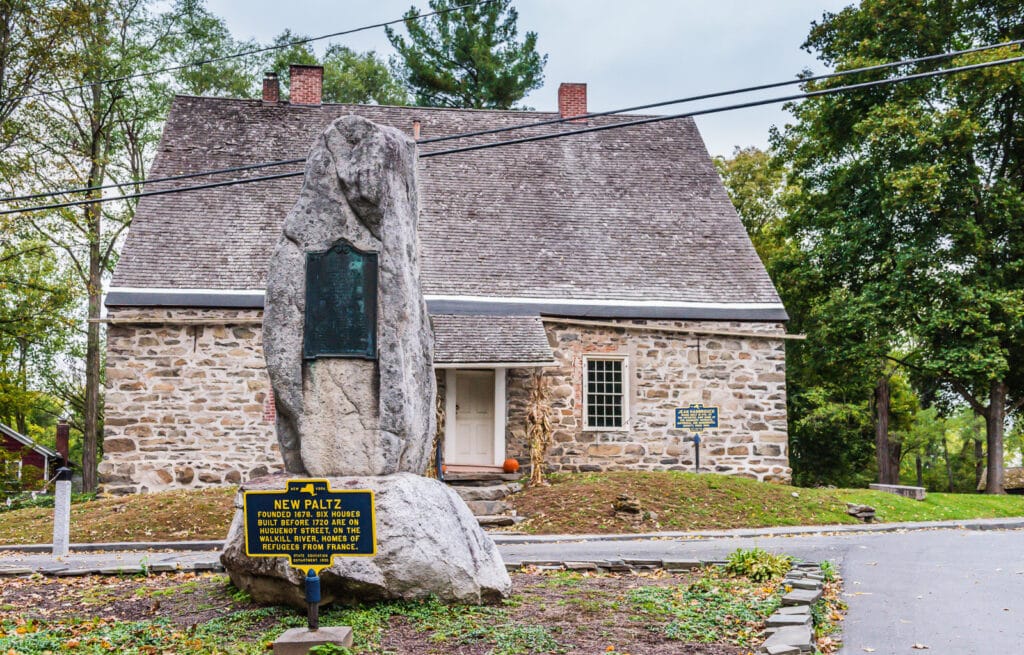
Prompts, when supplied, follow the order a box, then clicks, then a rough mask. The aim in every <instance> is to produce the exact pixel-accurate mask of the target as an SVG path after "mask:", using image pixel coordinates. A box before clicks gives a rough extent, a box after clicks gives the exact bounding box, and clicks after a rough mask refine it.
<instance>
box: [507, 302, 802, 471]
mask: <svg viewBox="0 0 1024 655" xmlns="http://www.w3.org/2000/svg"><path fill="white" fill-rule="evenodd" d="M631 323H638V321H631ZM645 325H647V326H650V328H651V329H643V330H638V329H632V328H630V329H625V328H611V327H603V326H602V327H597V326H581V325H574V324H571V323H557V322H549V321H545V326H546V327H547V331H548V338H549V340H550V341H551V343H552V345H553V349H554V354H555V360H556V361H557V362H558V363H559V366H558V367H557V368H553V369H546V371H545V375H547V376H548V377H549V380H550V383H551V395H552V424H553V427H554V445H553V446H552V448H551V450H550V451H549V453H548V458H547V459H548V466H547V470H549V471H571V472H586V471H609V470H624V469H632V470H650V471H653V470H666V469H668V470H687V471H692V470H694V446H693V444H692V443H690V442H688V441H686V439H687V438H688V437H692V436H693V434H692V433H691V432H689V431H686V430H677V429H676V428H675V427H674V426H675V409H676V408H677V407H685V406H687V405H689V404H690V403H703V404H704V405H708V406H710V405H716V406H718V407H719V408H720V417H719V421H720V426H719V428H718V429H717V430H709V431H707V432H706V433H703V434H701V439H702V444H701V453H700V464H701V470H702V471H709V472H714V473H726V474H730V475H742V476H744V477H750V478H754V479H757V480H763V481H764V480H773V481H780V482H788V481H789V479H790V476H791V469H790V467H789V457H788V450H787V447H788V436H787V428H786V352H785V347H784V344H783V341H782V339H773V338H771V335H772V334H782V333H783V331H784V329H783V326H782V325H781V324H778V323H721V322H711V321H705V322H683V321H648V322H646V323H645ZM658 327H665V328H673V329H677V330H678V329H683V330H708V331H735V332H757V333H763V334H765V337H735V336H714V335H693V334H684V333H678V332H669V331H661V330H658V329H657V328H658ZM587 355H614V356H622V357H625V359H626V361H627V364H626V372H627V374H628V376H629V384H628V400H627V402H628V405H629V411H628V415H629V419H628V421H627V425H626V427H625V428H624V429H614V430H612V429H584V425H583V421H584V419H583V400H582V399H583V358H584V357H585V356H587ZM532 376H533V369H511V370H510V371H509V373H508V382H507V384H508V399H509V400H508V423H507V435H508V437H507V441H506V446H507V450H508V453H509V455H510V456H512V457H516V458H517V459H519V460H520V462H521V463H523V464H528V463H529V461H530V455H529V446H528V445H527V443H526V437H525V434H526V427H525V424H524V421H523V416H524V415H525V407H526V402H527V398H528V387H529V385H530V384H531V380H532Z"/></svg>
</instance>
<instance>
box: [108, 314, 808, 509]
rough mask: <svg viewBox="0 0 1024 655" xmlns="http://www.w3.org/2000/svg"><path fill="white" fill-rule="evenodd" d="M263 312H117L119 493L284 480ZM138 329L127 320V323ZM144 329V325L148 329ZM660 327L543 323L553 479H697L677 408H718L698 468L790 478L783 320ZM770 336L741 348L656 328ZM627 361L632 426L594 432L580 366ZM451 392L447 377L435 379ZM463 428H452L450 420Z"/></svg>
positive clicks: (523, 386)
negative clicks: (625, 473)
mask: <svg viewBox="0 0 1024 655" xmlns="http://www.w3.org/2000/svg"><path fill="white" fill-rule="evenodd" d="M261 314H262V313H261V312H260V311H259V310H190V309H161V310H114V311H111V312H110V314H109V318H111V319H112V323H111V325H110V326H109V327H108V331H107V391H106V422H105V424H106V434H105V440H104V458H103V461H102V462H101V464H100V481H101V484H102V485H103V488H104V490H105V491H107V492H108V493H133V492H145V491H156V490H161V489H167V488H172V487H176V488H182V487H186V488H187V487H201V486H212V485H219V484H237V483H239V482H242V481H245V480H248V479H251V478H254V477H260V476H262V475H265V474H267V473H274V472H278V471H281V470H282V468H283V467H282V464H281V457H280V454H279V452H278V447H277V440H276V438H275V437H274V414H273V399H272V397H271V392H270V382H269V379H268V377H267V373H266V369H265V364H264V360H263V349H262V340H261V335H262V329H261V325H260V318H261ZM125 320H129V321H130V322H129V323H122V322H120V321H125ZM143 320H144V321H146V322H142V321H143ZM647 325H648V326H650V329H642V330H637V329H625V328H613V327H597V326H580V325H571V324H568V323H552V322H546V326H547V331H548V338H549V340H550V342H551V343H552V344H553V348H554V354H555V359H556V361H558V362H559V366H558V367H557V368H553V369H548V370H546V373H545V374H546V375H547V376H548V377H549V379H550V380H551V383H552V392H553V393H552V396H553V398H552V405H553V417H552V419H553V420H552V422H553V424H554V427H555V435H554V440H555V443H554V446H553V447H552V449H551V452H550V455H549V458H548V468H549V470H552V471H601V470H615V469H642V470H664V469H674V470H693V445H692V444H691V443H689V442H687V441H686V438H687V437H690V436H692V435H691V434H690V433H689V432H686V431H684V430H676V429H675V428H674V427H673V426H674V410H675V408H676V407H683V406H686V405H688V404H690V403H704V404H705V405H718V406H719V407H720V408H721V427H720V428H719V429H718V430H715V431H709V432H708V433H706V434H702V435H701V436H702V438H703V439H704V442H703V444H702V447H701V469H702V470H706V471H713V472H718V473H728V474H733V475H743V476H747V477H752V478H757V479H759V480H780V481H787V480H789V477H790V468H789V461H788V456H787V433H786V387H785V350H784V347H783V341H782V340H781V339H777V338H772V337H771V335H773V334H781V333H782V332H783V327H782V326H781V325H780V324H777V323H720V322H710V321H709V322H679V321H652V322H649V323H647ZM659 327H661V328H666V327H667V328H674V329H683V330H685V329H689V330H709V331H722V330H733V331H737V332H757V333H763V334H764V335H765V337H764V338H761V337H731V336H712V335H699V336H698V335H693V334H682V333H674V332H668V331H663V330H658V329H657V328H659ZM588 354H615V355H624V356H626V358H627V360H628V368H627V371H628V374H629V378H630V379H629V401H628V402H629V422H628V424H627V428H626V429H620V430H607V431H605V430H601V431H596V430H584V429H583V415H582V407H583V403H582V393H583V389H582V374H583V357H584V356H585V355H588ZM533 371H534V369H511V370H509V371H508V376H507V385H508V420H507V437H506V444H507V451H508V454H509V456H511V457H516V458H518V459H519V460H520V461H521V462H522V463H523V464H528V463H529V447H528V446H527V444H526V439H525V425H524V420H523V417H524V414H525V406H526V399H527V385H528V384H529V382H530V378H531V376H532V375H533ZM438 379H439V385H438V391H439V393H441V394H443V393H444V375H443V374H441V375H438ZM447 418H448V420H453V417H447Z"/></svg>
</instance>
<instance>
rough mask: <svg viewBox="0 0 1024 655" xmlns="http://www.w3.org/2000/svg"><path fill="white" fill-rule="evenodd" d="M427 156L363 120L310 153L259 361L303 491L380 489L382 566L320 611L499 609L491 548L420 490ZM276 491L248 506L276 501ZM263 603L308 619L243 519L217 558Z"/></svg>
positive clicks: (424, 434)
mask: <svg viewBox="0 0 1024 655" xmlns="http://www.w3.org/2000/svg"><path fill="white" fill-rule="evenodd" d="M417 214H418V204H417V186H416V144H415V143H414V142H413V141H412V140H411V139H409V138H408V137H407V136H405V135H404V134H403V133H402V132H400V131H398V130H396V129H393V128H389V127H383V126H379V125H376V124H374V123H372V122H370V121H368V120H366V119H363V118H360V117H357V116H347V117H344V118H339V119H337V120H336V121H334V122H333V123H332V124H331V125H330V126H329V127H328V128H327V129H326V130H325V131H324V133H323V134H322V135H320V137H319V138H318V139H317V141H316V143H315V144H314V145H313V149H312V151H311V153H310V155H309V158H308V160H307V162H306V172H305V180H304V183H303V188H302V192H301V194H300V196H299V200H298V202H297V203H296V204H295V206H294V207H293V209H292V210H291V212H290V213H289V214H288V216H287V218H286V219H285V223H284V229H283V233H282V235H281V237H280V239H279V240H278V243H277V246H276V248H275V250H274V253H273V255H272V257H271V260H270V265H269V269H268V275H267V291H266V301H265V309H264V322H263V347H264V353H265V355H266V361H267V370H268V372H269V374H270V380H271V384H272V386H273V389H274V398H275V402H276V409H277V438H278V441H279V443H280V447H281V455H282V457H283V459H284V463H285V467H286V469H287V470H288V472H289V473H291V474H292V475H293V477H296V476H297V477H303V476H314V477H317V478H326V479H328V480H329V482H330V485H331V487H332V488H334V489H346V488H347V489H371V490H373V492H374V497H375V505H376V506H375V514H376V533H377V554H376V555H375V556H374V557H373V558H372V559H370V558H367V559H362V558H351V559H348V558H338V559H335V560H334V564H333V565H332V566H331V567H330V568H327V569H324V570H323V571H322V572H321V573H320V577H321V580H322V583H321V584H322V598H323V602H325V603H328V602H332V601H336V600H337V601H342V602H351V601H357V600H374V599H399V598H401V599H414V598H424V597H427V596H430V595H435V596H437V597H438V598H441V599H443V600H447V601H453V602H464V603H479V602H490V601H495V600H499V599H500V598H503V597H505V596H507V595H508V594H509V593H510V591H511V586H512V585H511V580H510V579H509V577H508V574H507V572H506V571H505V566H504V563H503V562H502V560H501V555H500V554H499V553H498V550H497V548H496V547H495V545H494V542H493V541H492V540H491V539H490V537H488V536H487V535H486V534H485V533H484V532H483V530H481V528H480V527H479V524H478V523H477V521H476V519H475V517H474V516H473V515H472V513H471V512H470V511H469V508H468V507H466V505H465V503H464V502H463V501H462V500H461V499H460V498H459V496H458V495H457V494H456V493H455V492H454V491H452V490H451V488H449V487H448V486H447V485H445V484H443V483H441V482H438V481H437V480H434V479H431V478H427V477H424V476H423V475H422V473H423V472H424V471H425V470H426V467H427V463H428V461H429V457H430V447H431V442H432V438H433V433H434V429H435V424H434V421H435V418H434V399H435V394H436V388H435V379H434V372H433V333H432V331H431V328H430V320H429V316H428V314H427V309H426V303H425V302H424V300H423V295H422V292H421V290H420V282H419V261H418V251H419V244H418V238H417V232H416V222H417ZM284 484H285V480H284V478H281V477H278V478H269V479H268V478H264V479H263V480H259V481H253V482H250V483H247V484H245V485H243V488H242V489H243V491H247V490H261V489H271V488H280V487H283V486H284ZM221 561H222V562H223V564H224V566H225V568H226V569H227V571H228V574H229V575H230V576H231V580H232V582H234V584H235V585H236V586H237V587H239V588H240V589H244V590H246V591H248V592H249V593H250V594H251V595H252V597H253V598H254V599H256V600H259V601H263V602H272V603H286V604H291V605H294V606H296V607H304V606H305V602H304V596H303V590H302V582H303V576H302V574H301V573H300V572H299V571H297V570H295V569H293V568H292V567H291V566H289V564H288V560H287V559H286V558H276V557H274V558H264V559H256V558H251V557H248V556H246V552H245V543H244V525H243V517H242V512H241V510H239V511H237V512H236V515H235V519H234V522H233V523H232V526H231V530H230V532H229V534H228V539H227V542H226V544H225V548H224V552H223V553H222V554H221Z"/></svg>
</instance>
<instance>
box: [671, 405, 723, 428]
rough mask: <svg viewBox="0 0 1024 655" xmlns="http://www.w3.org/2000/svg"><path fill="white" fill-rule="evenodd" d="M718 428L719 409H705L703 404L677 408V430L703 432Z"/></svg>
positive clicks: (712, 407)
mask: <svg viewBox="0 0 1024 655" xmlns="http://www.w3.org/2000/svg"><path fill="white" fill-rule="evenodd" d="M717 427H718V407H714V406H711V407H705V406H704V405H703V404H701V403H697V404H696V405H694V404H692V403H691V404H690V406H689V407H678V408H676V428H677V429H680V430H691V431H693V432H703V431H704V430H708V429H714V428H717Z"/></svg>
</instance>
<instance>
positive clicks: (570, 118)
mask: <svg viewBox="0 0 1024 655" xmlns="http://www.w3.org/2000/svg"><path fill="white" fill-rule="evenodd" d="M1022 44H1024V39H1017V40H1016V41H1006V42H1004V43H996V44H992V45H984V46H978V47H977V48H969V49H967V50H954V51H951V52H943V53H939V54H936V55H927V56H924V57H915V58H913V59H901V60H899V61H892V62H888V63H885V64H875V65H873V66H864V67H861V68H851V69H849V70H844V71H836V72H834V73H823V74H821V75H812V76H809V77H798V78H795V79H792V80H784V81H782V82H769V83H767V84H758V85H756V86H748V87H745V88H742V89H733V90H731V91H716V92H714V93H705V94H702V95H696V96H689V97H686V98H677V99H675V100H663V101H660V102H652V103H649V104H646V105H636V106H634V107H626V108H624V109H612V110H610V111H598V112H591V113H588V114H580V115H578V116H567V117H565V118H552V119H550V120H543V121H536V122H534V123H524V124H522V125H512V126H509V127H496V128H493V129H489V130H479V131H476V132H464V133H462V134H452V135H449V136H438V137H433V138H430V139H420V140H419V141H417V143H419V144H425V143H439V142H441V141H452V140H453V139H464V138H468V137H472V136H483V135H485V134H498V133H500V132H511V131H513V130H521V129H525V128H528V127H538V126H541V125H555V124H558V123H566V122H569V121H579V120H585V119H587V118H595V117H597V116H611V115H614V114H625V113H627V112H633V111H641V110H643V109H654V108H656V107H665V106H667V105H679V104H683V103H687V102H696V101H698V100H710V99H711V98H721V97H723V96H731V95H739V94H742V93H750V92H752V91H765V90H767V89H776V88H779V87H783V86H792V85H794V84H803V83H804V82H817V81H819V80H827V79H834V78H837V77H846V76H849V75H857V74H859V73H869V72H872V71H879V70H886V69H889V68H895V67H898V66H906V65H907V64H919V63H922V62H926V61H935V60H941V59H951V58H953V57H959V56H960V55H966V54H971V53H974V52H984V51H986V50H994V49H996V48H1006V47H1011V46H1015V45H1017V46H1019V45H1022Z"/></svg>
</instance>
